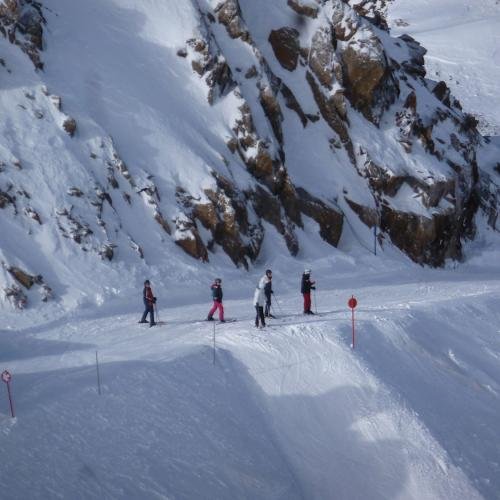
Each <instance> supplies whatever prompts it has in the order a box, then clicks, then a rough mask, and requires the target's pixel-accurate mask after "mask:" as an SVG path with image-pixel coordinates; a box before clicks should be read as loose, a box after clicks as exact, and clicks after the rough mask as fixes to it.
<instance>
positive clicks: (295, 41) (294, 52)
mask: <svg viewBox="0 0 500 500" xmlns="http://www.w3.org/2000/svg"><path fill="white" fill-rule="evenodd" d="M268 40H269V43H270V44H271V46H272V48H273V51H274V55H275V56H276V59H278V62H279V63H280V64H281V66H283V68H285V69H287V70H288V71H293V70H294V69H295V68H296V67H297V62H298V59H299V52H300V44H299V32H298V31H297V30H296V29H295V28H287V27H284V28H280V29H278V30H273V31H271V33H270V35H269V39H268Z"/></svg>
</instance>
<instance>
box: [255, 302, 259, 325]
mask: <svg viewBox="0 0 500 500" xmlns="http://www.w3.org/2000/svg"><path fill="white" fill-rule="evenodd" d="M255 326H259V306H258V304H256V305H255Z"/></svg>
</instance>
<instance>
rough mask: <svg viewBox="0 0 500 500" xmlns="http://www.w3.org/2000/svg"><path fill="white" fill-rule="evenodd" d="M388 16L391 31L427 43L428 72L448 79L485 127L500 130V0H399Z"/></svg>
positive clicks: (484, 131) (491, 132) (481, 127)
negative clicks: (499, 86) (405, 34)
mask: <svg viewBox="0 0 500 500" xmlns="http://www.w3.org/2000/svg"><path fill="white" fill-rule="evenodd" d="M387 22H388V24H389V26H390V27H391V33H393V34H394V35H400V34H403V33H408V34H409V35H411V36H413V37H414V38H416V39H417V40H418V41H419V42H420V43H421V44H422V45H423V46H424V47H425V48H426V49H427V54H426V55H425V67H426V69H427V75H428V76H429V77H430V78H432V79H435V80H444V81H446V83H447V85H448V86H449V87H450V89H451V91H452V93H453V95H455V96H456V97H457V98H458V99H459V100H460V102H461V104H462V105H463V107H464V110H465V111H467V112H469V113H472V114H474V116H476V117H477V118H478V120H479V126H478V128H479V130H480V131H481V133H482V134H483V135H487V136H498V135H500V99H499V96H498V82H499V81H500V2H499V1H498V0H482V1H480V2H478V1H477V0H441V1H440V2H439V3H437V2H435V1H433V0H419V1H418V2H414V1H411V0H393V1H391V2H390V3H389V4H388V11H387Z"/></svg>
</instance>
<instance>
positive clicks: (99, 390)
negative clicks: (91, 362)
mask: <svg viewBox="0 0 500 500" xmlns="http://www.w3.org/2000/svg"><path fill="white" fill-rule="evenodd" d="M95 367H96V371H97V394H99V396H100V395H101V375H100V373H99V358H98V357H97V351H96V352H95Z"/></svg>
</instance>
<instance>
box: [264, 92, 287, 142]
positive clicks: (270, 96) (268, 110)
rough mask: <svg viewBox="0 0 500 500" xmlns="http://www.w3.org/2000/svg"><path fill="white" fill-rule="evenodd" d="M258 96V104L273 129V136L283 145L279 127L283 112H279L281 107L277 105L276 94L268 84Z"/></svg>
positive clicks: (281, 132)
mask: <svg viewBox="0 0 500 500" xmlns="http://www.w3.org/2000/svg"><path fill="white" fill-rule="evenodd" d="M259 98H260V104H261V106H262V108H263V109H264V114H265V115H266V117H267V119H268V120H269V123H270V124H271V127H272V129H273V132H274V136H275V137H276V139H277V140H278V143H279V144H280V146H283V131H282V129H281V122H282V121H283V114H282V113H281V107H280V105H279V102H278V99H276V96H275V95H274V93H273V91H272V90H271V87H269V86H266V87H264V88H263V89H261V91H260V94H259Z"/></svg>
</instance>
